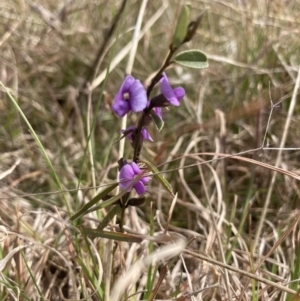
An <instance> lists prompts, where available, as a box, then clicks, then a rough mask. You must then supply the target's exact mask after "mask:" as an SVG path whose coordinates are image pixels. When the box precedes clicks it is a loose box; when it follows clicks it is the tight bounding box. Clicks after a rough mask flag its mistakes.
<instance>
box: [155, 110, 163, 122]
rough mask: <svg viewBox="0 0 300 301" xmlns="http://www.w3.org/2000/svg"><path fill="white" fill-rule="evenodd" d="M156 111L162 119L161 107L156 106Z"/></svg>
mask: <svg viewBox="0 0 300 301" xmlns="http://www.w3.org/2000/svg"><path fill="white" fill-rule="evenodd" d="M154 113H155V114H156V115H157V116H158V117H159V118H160V119H161V120H162V112H161V108H158V107H157V108H154Z"/></svg>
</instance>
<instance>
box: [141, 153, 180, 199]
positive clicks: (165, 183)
mask: <svg viewBox="0 0 300 301" xmlns="http://www.w3.org/2000/svg"><path fill="white" fill-rule="evenodd" d="M141 162H143V163H145V164H146V165H147V166H148V167H149V169H150V170H151V171H152V172H153V174H154V175H153V176H154V177H155V178H156V179H157V180H158V181H159V182H160V183H161V184H162V185H163V186H164V187H165V188H166V190H167V191H168V192H169V193H170V194H171V195H172V197H174V193H173V190H172V186H171V184H170V183H169V182H168V181H167V180H166V179H165V178H164V177H163V176H162V175H161V174H160V172H159V170H158V169H157V168H156V167H155V166H154V165H153V164H152V163H151V162H150V161H148V160H146V159H144V160H141Z"/></svg>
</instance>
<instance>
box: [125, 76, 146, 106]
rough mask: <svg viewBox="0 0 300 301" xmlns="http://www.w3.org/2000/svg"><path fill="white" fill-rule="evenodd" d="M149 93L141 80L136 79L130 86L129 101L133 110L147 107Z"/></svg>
mask: <svg viewBox="0 0 300 301" xmlns="http://www.w3.org/2000/svg"><path fill="white" fill-rule="evenodd" d="M147 102H148V100H147V94H146V90H145V88H144V86H143V85H142V84H141V82H140V81H139V80H135V81H134V83H132V85H131V86H130V88H129V103H130V106H131V110H132V111H133V112H140V111H143V110H144V109H145V108H146V107H147Z"/></svg>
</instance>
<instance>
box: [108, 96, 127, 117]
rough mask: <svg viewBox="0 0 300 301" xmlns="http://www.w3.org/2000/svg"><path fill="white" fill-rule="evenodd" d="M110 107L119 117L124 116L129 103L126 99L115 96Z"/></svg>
mask: <svg viewBox="0 0 300 301" xmlns="http://www.w3.org/2000/svg"><path fill="white" fill-rule="evenodd" d="M112 109H113V111H114V112H115V113H116V114H117V115H118V116H119V117H124V116H125V115H126V114H127V113H128V112H130V104H129V102H128V101H126V100H123V99H120V98H117V97H116V98H115V102H114V103H113V105H112Z"/></svg>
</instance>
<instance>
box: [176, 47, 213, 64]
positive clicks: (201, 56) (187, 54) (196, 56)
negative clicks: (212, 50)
mask: <svg viewBox="0 0 300 301" xmlns="http://www.w3.org/2000/svg"><path fill="white" fill-rule="evenodd" d="M174 62H175V63H176V64H178V65H181V66H184V67H189V68H195V69H204V68H207V67H208V62H207V56H206V54H205V53H203V52H202V51H200V50H196V49H193V50H187V51H183V52H180V53H179V54H178V55H177V56H176V57H175V58H174Z"/></svg>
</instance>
